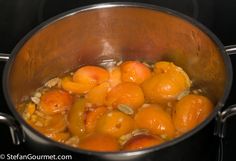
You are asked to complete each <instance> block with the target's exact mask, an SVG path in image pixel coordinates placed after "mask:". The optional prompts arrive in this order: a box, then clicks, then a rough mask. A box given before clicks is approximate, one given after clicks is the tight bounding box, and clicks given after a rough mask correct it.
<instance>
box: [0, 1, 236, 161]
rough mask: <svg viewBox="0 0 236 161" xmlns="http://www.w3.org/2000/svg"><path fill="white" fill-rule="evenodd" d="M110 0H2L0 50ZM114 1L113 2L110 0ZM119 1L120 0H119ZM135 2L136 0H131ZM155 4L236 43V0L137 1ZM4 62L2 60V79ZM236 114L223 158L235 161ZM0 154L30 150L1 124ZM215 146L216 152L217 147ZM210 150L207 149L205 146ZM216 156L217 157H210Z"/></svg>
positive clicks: (0, 104)
mask: <svg viewBox="0 0 236 161" xmlns="http://www.w3.org/2000/svg"><path fill="white" fill-rule="evenodd" d="M128 1H131V0H128ZM97 2H108V1H106V0H96V1H91V0H90V1H88V0H70V1H68V0H14V1H13V0H0V7H1V9H0V53H10V52H11V51H12V49H13V48H14V46H15V45H16V43H17V42H18V41H19V40H20V39H21V38H22V37H23V36H24V35H25V34H26V33H27V32H29V31H30V30H31V29H32V28H34V27H35V26H37V25H38V24H40V23H41V22H43V21H45V20H46V19H48V18H50V17H52V16H54V15H56V14H58V13H61V12H64V11H67V10H69V9H72V8H76V7H79V6H84V5H88V4H93V3H97ZM110 2H111V1H110ZM119 2H120V1H119ZM132 2H134V1H132ZM136 2H146V3H151V4H155V5H160V6H164V7H168V8H171V9H174V10H177V11H179V12H182V13H184V14H187V15H189V16H190V17H193V18H195V19H197V20H198V21H200V22H201V23H203V24H204V25H205V26H207V27H208V28H209V29H210V30H212V31H213V32H214V33H215V34H216V36H217V37H218V38H219V39H220V40H221V41H222V43H223V44H224V45H233V44H236V21H235V18H236V12H234V11H235V10H236V3H235V2H234V0H227V1H223V0H207V1H201V0H178V3H177V2H176V0H136ZM232 64H233V69H234V70H235V71H236V55H235V56H232ZM3 68H4V62H0V80H1V78H2V71H3ZM235 97H236V83H235V84H234V85H233V88H232V92H231V94H230V96H229V98H228V100H227V102H226V107H227V106H228V105H231V104H234V103H236V99H235ZM0 112H5V113H8V114H10V111H9V110H8V108H7V104H6V102H5V99H4V96H3V92H2V86H0ZM235 124H236V117H232V118H231V119H229V121H228V123H227V136H226V138H225V139H224V157H223V160H224V161H235V160H236V156H235V154H234V153H235V152H236V138H235V137H234V136H236V127H235ZM0 145H1V146H0V154H1V153H3V152H4V153H23V152H24V153H25V152H28V153H30V149H27V148H26V147H25V146H24V145H20V146H14V145H13V144H12V141H11V137H10V133H9V129H8V127H7V126H5V125H1V124H0ZM215 145H217V144H214V145H213V146H212V148H214V149H215V150H213V151H216V153H215V154H212V153H209V155H215V156H217V155H218V154H217V151H218V150H217V149H218V147H217V146H215ZM206 150H207V149H206ZM210 158H216V157H210Z"/></svg>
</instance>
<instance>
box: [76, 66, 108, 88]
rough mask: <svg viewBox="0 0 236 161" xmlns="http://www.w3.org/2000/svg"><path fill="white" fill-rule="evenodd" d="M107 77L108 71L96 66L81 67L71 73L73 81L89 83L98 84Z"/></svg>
mask: <svg viewBox="0 0 236 161" xmlns="http://www.w3.org/2000/svg"><path fill="white" fill-rule="evenodd" d="M108 79H109V73H108V71H107V70H105V69H103V68H102V67H98V66H84V67H81V68H79V69H78V70H77V71H76V72H75V73H74V75H73V81H74V82H77V83H82V84H90V85H98V84H101V83H103V82H105V81H107V80H108Z"/></svg>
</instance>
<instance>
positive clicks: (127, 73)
mask: <svg viewBox="0 0 236 161" xmlns="http://www.w3.org/2000/svg"><path fill="white" fill-rule="evenodd" d="M120 68H121V79H122V81H124V82H133V83H137V84H141V83H142V82H143V81H144V80H146V79H147V78H149V77H150V76H151V70H150V69H149V68H148V67H147V66H146V65H144V64H143V63H141V62H139V61H125V62H123V63H122V64H121V65H120Z"/></svg>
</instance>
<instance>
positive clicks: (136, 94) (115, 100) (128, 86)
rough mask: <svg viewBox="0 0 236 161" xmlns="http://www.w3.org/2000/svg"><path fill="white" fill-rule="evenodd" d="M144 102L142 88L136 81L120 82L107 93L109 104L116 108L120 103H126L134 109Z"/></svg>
mask: <svg viewBox="0 0 236 161" xmlns="http://www.w3.org/2000/svg"><path fill="white" fill-rule="evenodd" d="M143 103H144V95H143V91H142V89H141V88H140V87H139V86H138V85H137V84H135V83H131V82H124V83H120V84H118V85H117V86H115V87H114V88H112V89H111V91H110V92H109V93H108V95H107V105H108V106H113V107H114V108H116V107H117V106H118V105H119V104H125V105H127V106H129V107H131V108H133V109H137V108H139V107H140V106H141V105H142V104H143Z"/></svg>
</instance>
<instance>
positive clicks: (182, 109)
mask: <svg viewBox="0 0 236 161" xmlns="http://www.w3.org/2000/svg"><path fill="white" fill-rule="evenodd" d="M212 110H213V104H212V102H211V101H210V100H209V99H208V98H207V97H205V96H200V95H195V94H190V95H187V96H185V97H183V98H182V99H181V100H180V101H179V102H177V104H176V105H175V108H174V112H173V122H174V125H175V128H176V129H177V130H178V131H179V132H181V133H184V132H187V131H189V130H191V129H193V128H194V127H196V126H197V125H198V124H199V123H201V122H202V121H203V120H205V119H206V118H207V116H209V114H210V113H211V112H212Z"/></svg>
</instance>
